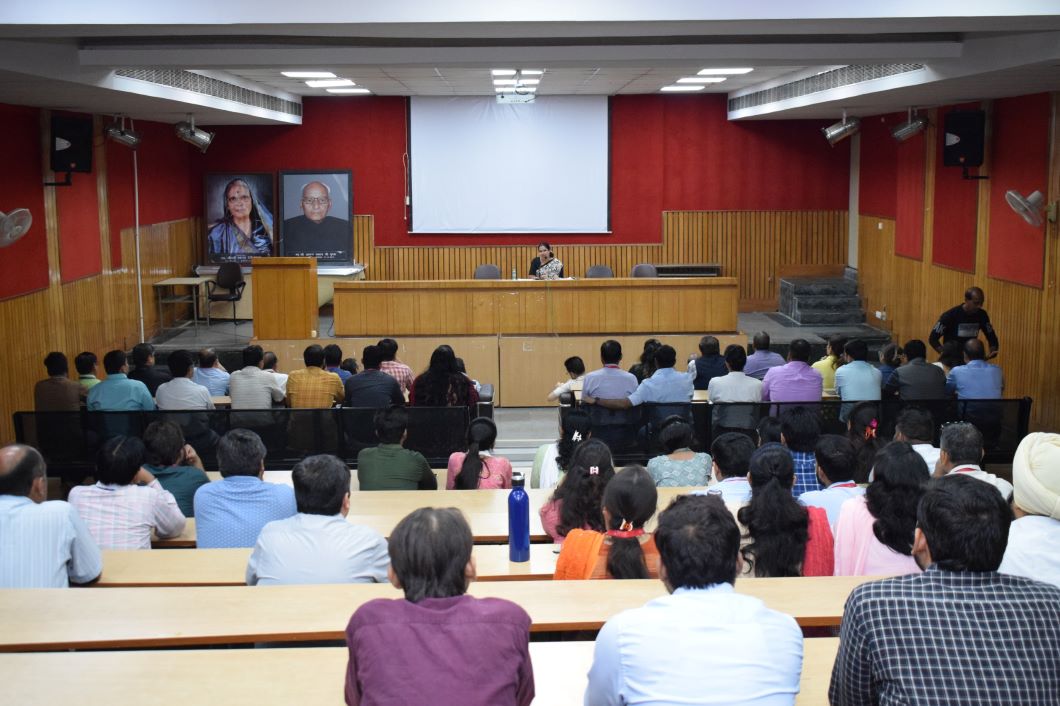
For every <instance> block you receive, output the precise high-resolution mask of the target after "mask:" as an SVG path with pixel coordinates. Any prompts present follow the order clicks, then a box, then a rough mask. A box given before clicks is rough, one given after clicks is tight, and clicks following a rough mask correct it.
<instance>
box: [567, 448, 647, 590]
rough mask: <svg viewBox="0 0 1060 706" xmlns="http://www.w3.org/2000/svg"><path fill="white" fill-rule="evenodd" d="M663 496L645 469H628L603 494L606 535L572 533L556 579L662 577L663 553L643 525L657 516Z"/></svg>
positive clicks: (584, 531) (613, 480)
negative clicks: (660, 556)
mask: <svg viewBox="0 0 1060 706" xmlns="http://www.w3.org/2000/svg"><path fill="white" fill-rule="evenodd" d="M658 501H659V494H658V491H657V490H656V489H655V482H654V481H653V480H652V477H651V474H650V473H648V472H647V471H646V470H645V469H644V467H643V466H628V467H626V468H625V469H624V470H622V471H621V472H619V473H618V474H616V475H615V477H614V478H613V479H611V482H610V483H608V484H607V487H606V488H605V489H604V503H603V513H604V522H605V525H606V527H607V531H606V532H595V531H593V530H584V529H577V528H575V529H572V530H571V531H570V532H568V533H567V540H566V541H565V542H564V543H563V549H562V551H560V553H559V560H558V561H557V562H556V573H555V575H554V576H553V578H555V579H646V578H658V577H659V551H658V549H656V548H655V538H654V537H653V536H652V535H650V534H648V533H647V532H645V531H644V525H645V523H647V522H648V520H650V519H651V517H652V515H654V514H655V507H656V505H657V504H658Z"/></svg>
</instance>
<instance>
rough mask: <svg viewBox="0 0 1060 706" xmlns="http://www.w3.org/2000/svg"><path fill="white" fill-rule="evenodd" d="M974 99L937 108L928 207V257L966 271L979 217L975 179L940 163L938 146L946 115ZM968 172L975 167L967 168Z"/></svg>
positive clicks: (969, 267) (967, 107) (971, 269)
mask: <svg viewBox="0 0 1060 706" xmlns="http://www.w3.org/2000/svg"><path fill="white" fill-rule="evenodd" d="M978 107H979V104H978V103H965V104H962V105H955V106H947V107H945V108H940V109H939V111H938V126H939V128H938V131H937V139H936V144H935V189H934V198H933V200H932V201H933V203H932V209H933V211H934V216H935V217H934V221H933V226H932V238H931V259H932V262H934V264H936V265H942V266H943V267H952V268H954V269H957V270H964V271H966V272H974V271H975V241H976V227H977V224H978V221H979V182H978V181H977V180H975V179H965V178H963V176H962V170H961V168H960V167H946V166H943V164H942V146H943V143H944V141H945V139H946V129H945V127H944V126H945V122H946V115H947V114H948V113H950V112H952V111H954V110H976V109H978ZM969 173H970V174H971V175H976V174H978V173H979V169H976V168H972V169H969Z"/></svg>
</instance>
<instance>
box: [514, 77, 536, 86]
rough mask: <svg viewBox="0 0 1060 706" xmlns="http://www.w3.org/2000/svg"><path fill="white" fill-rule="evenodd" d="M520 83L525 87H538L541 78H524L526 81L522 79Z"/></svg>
mask: <svg viewBox="0 0 1060 706" xmlns="http://www.w3.org/2000/svg"><path fill="white" fill-rule="evenodd" d="M519 83H521V84H522V85H524V86H536V85H537V84H539V83H541V79H539V78H524V79H520V80H519Z"/></svg>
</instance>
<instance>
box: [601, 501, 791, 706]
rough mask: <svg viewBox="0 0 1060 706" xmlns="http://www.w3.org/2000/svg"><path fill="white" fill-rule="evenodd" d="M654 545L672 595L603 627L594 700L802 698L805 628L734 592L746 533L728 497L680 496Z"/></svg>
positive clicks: (737, 705) (735, 705)
mask: <svg viewBox="0 0 1060 706" xmlns="http://www.w3.org/2000/svg"><path fill="white" fill-rule="evenodd" d="M655 543H656V544H657V545H658V549H659V561H660V565H661V566H660V571H659V576H660V578H661V579H662V581H663V584H664V585H665V586H666V590H667V591H668V592H669V594H670V595H667V596H664V597H662V598H656V599H654V600H652V601H650V602H649V603H647V604H646V605H644V606H643V607H641V608H634V609H633V610H627V611H625V612H622V613H619V614H618V615H616V616H615V617H613V618H611V619H610V620H608V621H607V623H606V624H605V625H604V627H603V629H601V630H600V634H599V635H598V636H597V638H596V646H595V649H594V651H593V665H592V668H591V669H590V670H589V684H588V687H587V689H586V692H585V704H586V706H604V705H615V706H617V705H618V704H632V703H641V704H648V703H651V704H727V705H730V706H750V705H751V704H789V705H790V704H792V703H794V701H795V695H796V694H797V693H798V691H799V676H800V672H801V669H802V632H801V630H800V629H799V626H798V625H797V624H796V622H795V620H794V619H792V618H791V617H790V616H788V615H784V614H782V613H778V612H777V611H774V610H770V609H768V608H766V606H765V604H763V603H762V601H761V600H759V599H758V598H753V597H751V596H747V595H743V594H739V593H736V592H735V591H734V590H733V584H734V583H735V581H736V576H737V574H738V573H740V532H739V530H738V529H737V527H736V523H735V522H734V521H733V519H732V515H731V514H729V512H728V510H726V509H725V506H724V504H723V503H722V502H721V501H720V500H719V499H718V498H715V497H710V496H707V497H703V496H692V495H689V496H682V497H678V498H676V499H674V501H673V502H672V503H671V504H670V506H669V507H668V508H667V509H666V510H665V511H664V512H662V513H661V514H660V515H659V526H658V529H657V530H656V531H655Z"/></svg>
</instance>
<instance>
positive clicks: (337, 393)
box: [287, 343, 345, 409]
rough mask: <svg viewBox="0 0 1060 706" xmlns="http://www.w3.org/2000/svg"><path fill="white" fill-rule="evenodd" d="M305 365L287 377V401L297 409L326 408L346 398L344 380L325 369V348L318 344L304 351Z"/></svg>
mask: <svg viewBox="0 0 1060 706" xmlns="http://www.w3.org/2000/svg"><path fill="white" fill-rule="evenodd" d="M302 360H303V361H305V367H304V368H302V369H301V370H293V371H291V374H290V376H289V377H288V378H287V403H288V405H289V406H291V407H294V408H297V409H326V408H329V407H333V406H334V405H335V404H337V403H339V402H342V400H343V399H344V398H345V392H344V391H343V387H342V381H341V380H340V379H339V376H338V375H336V374H335V373H329V372H327V371H326V370H324V349H323V348H321V347H320V346H319V345H317V344H315V343H314V344H312V345H310V346H307V347H306V349H305V351H303V352H302Z"/></svg>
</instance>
